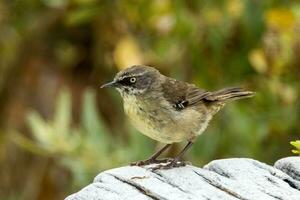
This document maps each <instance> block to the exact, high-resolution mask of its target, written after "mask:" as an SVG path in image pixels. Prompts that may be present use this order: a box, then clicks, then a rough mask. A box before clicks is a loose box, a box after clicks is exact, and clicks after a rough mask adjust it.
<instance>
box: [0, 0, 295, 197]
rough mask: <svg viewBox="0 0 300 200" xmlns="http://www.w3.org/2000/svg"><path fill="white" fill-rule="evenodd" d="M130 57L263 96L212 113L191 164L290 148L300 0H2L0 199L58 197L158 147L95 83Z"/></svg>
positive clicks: (201, 82) (284, 152) (264, 156)
mask: <svg viewBox="0 0 300 200" xmlns="http://www.w3.org/2000/svg"><path fill="white" fill-rule="evenodd" d="M132 64H147V65H150V66H155V67H156V68H158V69H159V70H160V71H161V72H162V73H163V74H165V75H168V76H172V77H175V78H177V79H180V80H184V81H189V82H192V83H195V84H197V85H198V86H199V87H202V88H206V89H208V90H216V89H220V88H222V87H227V86H243V87H246V88H248V89H251V90H254V91H256V92H257V95H256V96H255V97H254V98H252V99H247V100H242V101H239V102H234V103H232V104H230V105H228V106H227V107H226V108H225V109H224V110H223V111H222V112H220V113H219V114H217V115H216V117H215V119H214V120H213V121H212V122H211V124H210V127H209V128H208V130H207V131H206V132H205V133H204V134H203V135H201V136H200V137H199V138H198V141H197V143H196V144H195V145H194V147H193V148H192V149H191V150H190V151H189V152H188V153H187V155H186V159H188V160H190V161H192V162H193V164H194V165H196V166H202V165H204V164H205V163H207V162H209V161H211V160H213V159H220V158H227V157H250V158H254V159H259V160H261V161H263V162H267V163H269V164H272V163H273V162H274V161H276V160H277V159H279V158H281V157H284V156H290V155H292V153H291V149H292V146H291V145H290V144H289V142H290V141H293V140H296V139H299V138H300V125H299V121H300V105H299V89H300V82H299V80H300V2H299V1H292V0H291V1H288V0H285V1H279V0H264V1H261V0H227V1H225V0H223V1H222V0H218V1H217V0H207V1H191V0H190V1H178V0H177V1H171V0H153V1H146V0H141V1H137V0H129V1H117V0H2V1H0V177H1V181H0V199H8V200H14V199H31V200H35V199H46V200H47V199H62V198H64V197H65V196H66V195H67V194H70V193H72V192H75V191H77V190H78V189H80V188H81V187H83V186H85V185H86V184H88V183H90V182H91V181H92V179H93V177H94V176H95V175H96V174H97V173H99V172H101V171H103V170H105V169H109V168H113V167H118V166H123V165H127V164H128V163H129V162H130V161H135V160H138V159H144V158H147V157H148V156H149V155H150V154H151V153H152V152H153V151H154V150H155V149H156V148H158V147H159V144H157V143H156V142H155V141H152V140H151V139H149V138H146V137H145V136H143V135H142V134H139V133H138V132H137V131H136V130H135V129H134V128H133V127H132V126H131V125H130V124H129V123H128V121H127V120H126V118H125V116H124V113H123V108H122V103H121V102H122V100H121V98H120V96H119V95H118V93H117V92H116V91H113V90H100V89H99V86H100V84H102V83H104V82H106V81H108V80H111V79H112V78H113V76H114V74H115V73H116V72H117V71H119V70H121V69H124V68H125V67H128V66H130V65H132ZM182 146H183V144H178V145H175V146H174V147H173V148H172V149H171V151H170V152H169V153H168V154H165V156H172V155H175V154H176V153H177V152H178V151H179V149H180V148H181V147H182Z"/></svg>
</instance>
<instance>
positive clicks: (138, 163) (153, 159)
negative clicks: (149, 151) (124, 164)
mask: <svg viewBox="0 0 300 200" xmlns="http://www.w3.org/2000/svg"><path fill="white" fill-rule="evenodd" d="M170 146H171V144H166V145H165V146H164V147H162V148H161V149H159V150H158V151H157V152H155V153H154V154H153V155H152V156H150V158H148V159H147V160H141V161H136V162H133V163H131V164H130V165H131V166H135V165H136V166H142V165H149V164H151V163H163V162H168V161H169V159H161V160H157V157H158V156H159V155H160V154H162V153H163V152H164V151H165V150H167V149H168V148H169V147H170Z"/></svg>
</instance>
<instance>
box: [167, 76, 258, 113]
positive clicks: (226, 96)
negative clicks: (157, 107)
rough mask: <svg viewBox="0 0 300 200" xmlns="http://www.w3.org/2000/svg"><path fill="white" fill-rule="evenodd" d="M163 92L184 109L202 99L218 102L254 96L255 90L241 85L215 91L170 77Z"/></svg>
mask: <svg viewBox="0 0 300 200" xmlns="http://www.w3.org/2000/svg"><path fill="white" fill-rule="evenodd" d="M162 87H163V90H164V92H163V94H164V97H165V98H166V100H168V101H169V102H170V103H171V104H173V105H174V107H175V108H176V109H178V110H182V109H184V108H185V107H187V106H193V105H196V104H197V103H200V102H202V101H206V102H216V101H217V102H218V101H229V100H235V99H240V98H247V97H252V96H253V95H254V92H250V91H245V90H244V89H242V88H239V87H231V88H225V89H222V90H218V91H215V92H208V91H205V90H202V89H200V88H198V87H196V86H195V85H192V84H188V83H185V82H181V81H177V80H175V79H168V80H167V81H166V82H165V83H164V84H163V85H162Z"/></svg>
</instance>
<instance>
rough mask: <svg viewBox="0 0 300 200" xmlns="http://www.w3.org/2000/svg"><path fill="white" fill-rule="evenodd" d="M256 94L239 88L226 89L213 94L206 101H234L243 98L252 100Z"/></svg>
mask: <svg viewBox="0 0 300 200" xmlns="http://www.w3.org/2000/svg"><path fill="white" fill-rule="evenodd" d="M254 95H255V92H251V91H246V90H244V89H242V88H239V87H232V88H225V89H222V90H218V91H215V92H211V93H210V94H209V95H208V96H207V97H205V99H206V100H207V101H232V100H236V99H242V98H250V97H253V96H254Z"/></svg>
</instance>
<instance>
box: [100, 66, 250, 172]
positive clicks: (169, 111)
mask: <svg viewBox="0 0 300 200" xmlns="http://www.w3.org/2000/svg"><path fill="white" fill-rule="evenodd" d="M106 87H113V88H115V89H117V91H118V92H119V93H120V94H121V97H122V99H123V107H124V111H125V114H126V115H127V116H128V118H129V121H130V122H131V123H132V125H133V126H134V127H135V128H136V129H137V130H138V131H139V132H141V133H142V134H144V135H146V136H148V137H150V138H151V139H153V140H156V141H158V142H161V143H164V144H165V145H164V146H163V147H162V148H161V149H159V150H158V151H157V152H156V153H154V154H153V155H152V156H150V158H148V159H146V160H141V161H136V162H133V163H131V165H136V166H144V165H149V164H154V163H157V164H158V166H156V169H170V168H174V167H180V166H184V165H185V164H186V162H184V161H182V160H181V159H182V157H183V155H184V154H185V153H186V151H187V150H188V149H189V148H190V147H191V146H192V145H193V144H194V143H195V142H196V139H197V137H198V136H199V135H201V134H202V133H203V132H204V131H205V129H206V128H207V126H208V124H209V122H210V121H211V119H212V118H213V116H214V115H215V114H216V113H217V112H218V111H219V110H220V109H222V108H223V107H224V106H225V104H226V103H228V102H230V101H233V100H237V99H242V98H249V97H252V96H254V94H255V92H252V91H247V90H244V89H242V88H240V87H229V88H225V89H221V90H217V91H213V92H210V91H207V90H204V89H201V88H199V87H197V86H196V85H194V84H190V83H187V82H184V81H179V80H176V79H173V78H171V77H168V76H165V75H163V74H161V73H160V72H159V71H158V70H157V69H156V68H153V67H150V66H145V65H133V66H131V67H128V68H126V69H123V70H121V71H120V72H118V73H117V74H116V75H115V77H114V79H113V81H111V82H109V83H106V84H104V85H102V86H101V88H106ZM182 141H187V144H186V145H185V146H184V148H183V149H182V150H181V151H180V153H179V154H177V155H176V156H175V157H174V158H167V159H158V157H159V156H160V154H162V153H163V152H164V151H166V150H167V149H168V148H169V147H170V146H171V145H172V144H174V143H179V142H182Z"/></svg>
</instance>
